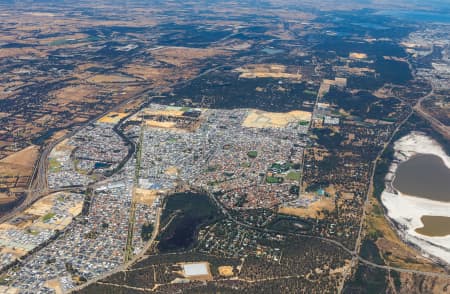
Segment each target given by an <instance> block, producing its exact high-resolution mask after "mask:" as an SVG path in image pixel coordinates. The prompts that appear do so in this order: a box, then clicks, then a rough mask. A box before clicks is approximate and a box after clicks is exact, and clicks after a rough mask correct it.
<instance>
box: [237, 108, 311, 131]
mask: <svg viewBox="0 0 450 294" xmlns="http://www.w3.org/2000/svg"><path fill="white" fill-rule="evenodd" d="M310 120H311V113H310V112H307V111H301V110H294V111H291V112H287V113H281V112H265V111H260V110H251V111H250V112H249V114H248V115H247V117H246V118H245V120H244V122H243V123H242V126H244V127H247V128H283V127H285V126H286V125H288V124H289V123H293V122H299V121H310Z"/></svg>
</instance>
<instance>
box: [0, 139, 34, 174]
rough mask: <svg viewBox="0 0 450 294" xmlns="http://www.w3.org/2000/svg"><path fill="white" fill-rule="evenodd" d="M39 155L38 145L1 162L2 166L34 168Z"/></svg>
mask: <svg viewBox="0 0 450 294" xmlns="http://www.w3.org/2000/svg"><path fill="white" fill-rule="evenodd" d="M38 155H39V147H38V146H36V145H31V146H28V147H27V148H25V149H22V150H20V151H19V152H16V153H14V154H11V155H10V156H8V157H5V158H3V159H2V160H0V163H1V164H14V165H20V166H23V167H27V168H30V167H33V166H34V163H35V161H36V159H37V156H38Z"/></svg>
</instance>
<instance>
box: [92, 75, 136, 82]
mask: <svg viewBox="0 0 450 294" xmlns="http://www.w3.org/2000/svg"><path fill="white" fill-rule="evenodd" d="M87 81H88V82H90V83H94V84H106V83H131V82H137V81H139V80H138V79H136V78H131V77H127V76H122V75H94V76H92V77H90V78H88V79H87Z"/></svg>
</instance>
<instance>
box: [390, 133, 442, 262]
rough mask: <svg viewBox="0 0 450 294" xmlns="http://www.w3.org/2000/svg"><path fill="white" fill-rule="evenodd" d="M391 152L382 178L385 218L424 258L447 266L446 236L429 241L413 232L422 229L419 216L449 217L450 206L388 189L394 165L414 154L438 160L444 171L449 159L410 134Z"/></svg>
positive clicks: (433, 143) (431, 142)
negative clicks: (443, 165)
mask: <svg viewBox="0 0 450 294" xmlns="http://www.w3.org/2000/svg"><path fill="white" fill-rule="evenodd" d="M394 149H395V160H394V162H393V163H392V165H391V167H390V172H389V174H388V175H387V176H386V189H385V191H384V192H383V193H382V195H381V200H382V202H383V205H384V206H385V207H386V209H387V211H388V213H387V215H388V217H389V218H390V219H392V220H393V221H395V222H396V223H397V224H399V225H400V227H401V229H400V231H399V232H398V233H399V235H400V236H401V237H402V238H403V239H404V240H405V241H407V242H410V243H412V244H414V245H416V246H418V247H419V248H420V249H421V250H422V251H423V253H424V255H427V256H430V257H434V258H438V259H440V260H442V261H445V262H446V263H448V264H450V235H447V236H445V237H429V236H424V235H421V234H418V233H417V232H416V231H415V230H416V229H417V228H421V227H423V224H422V221H421V220H420V218H421V217H422V216H423V215H432V216H448V217H450V203H449V202H439V201H433V200H428V199H423V198H418V197H414V196H410V195H404V194H402V193H400V192H398V191H395V190H394V189H393V188H392V186H391V181H392V179H393V178H394V175H395V171H396V169H397V166H398V164H399V163H401V162H403V161H406V160H408V159H409V158H411V157H412V156H414V155H416V154H433V155H436V156H439V157H440V158H442V160H443V161H444V163H445V164H446V166H447V167H448V168H450V157H449V156H447V154H446V153H445V151H444V150H443V149H442V147H441V146H440V145H439V144H438V143H437V142H436V141H435V140H433V139H431V138H430V137H428V136H426V135H424V134H422V133H418V132H413V133H411V134H409V135H407V136H405V137H403V138H401V139H399V140H398V141H396V142H395V144H394Z"/></svg>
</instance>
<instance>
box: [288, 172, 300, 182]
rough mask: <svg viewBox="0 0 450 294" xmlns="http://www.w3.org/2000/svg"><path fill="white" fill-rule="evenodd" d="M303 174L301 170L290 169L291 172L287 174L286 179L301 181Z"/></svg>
mask: <svg viewBox="0 0 450 294" xmlns="http://www.w3.org/2000/svg"><path fill="white" fill-rule="evenodd" d="M301 175H302V174H301V173H300V172H296V171H290V172H289V173H288V174H287V175H286V179H288V180H291V181H300V177H301Z"/></svg>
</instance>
